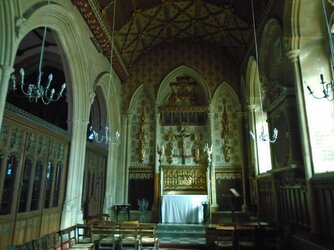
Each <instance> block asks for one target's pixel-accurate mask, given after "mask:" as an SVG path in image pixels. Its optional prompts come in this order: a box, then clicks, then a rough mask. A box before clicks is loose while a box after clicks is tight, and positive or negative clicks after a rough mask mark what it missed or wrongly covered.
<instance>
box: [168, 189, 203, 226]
mask: <svg viewBox="0 0 334 250" xmlns="http://www.w3.org/2000/svg"><path fill="white" fill-rule="evenodd" d="M207 201H208V198H207V195H164V196H163V197H162V205H161V222H162V223H201V222H203V205H202V202H207Z"/></svg>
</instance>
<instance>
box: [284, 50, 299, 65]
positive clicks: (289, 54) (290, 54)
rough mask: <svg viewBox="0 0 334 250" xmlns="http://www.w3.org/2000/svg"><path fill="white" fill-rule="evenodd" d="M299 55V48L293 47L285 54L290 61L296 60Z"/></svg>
mask: <svg viewBox="0 0 334 250" xmlns="http://www.w3.org/2000/svg"><path fill="white" fill-rule="evenodd" d="M299 55H300V49H293V50H290V51H288V52H287V53H286V56H287V57H288V59H289V60H290V62H297V60H298V59H299Z"/></svg>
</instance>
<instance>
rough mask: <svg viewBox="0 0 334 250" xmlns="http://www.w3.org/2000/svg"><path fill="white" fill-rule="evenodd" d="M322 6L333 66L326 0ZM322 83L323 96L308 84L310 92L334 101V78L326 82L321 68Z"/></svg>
mask: <svg viewBox="0 0 334 250" xmlns="http://www.w3.org/2000/svg"><path fill="white" fill-rule="evenodd" d="M322 7H323V11H324V17H325V22H326V29H327V33H328V38H329V48H330V54H331V62H330V63H331V66H332V67H333V62H334V49H333V39H332V33H331V31H330V28H329V24H328V18H327V12H326V5H325V1H324V0H322ZM320 85H321V92H322V96H317V95H315V93H314V91H313V90H312V89H311V87H310V86H309V85H307V89H308V91H309V94H310V95H312V96H313V97H314V98H316V99H327V100H328V101H333V100H334V80H330V81H329V82H325V80H324V75H323V72H322V70H321V73H320Z"/></svg>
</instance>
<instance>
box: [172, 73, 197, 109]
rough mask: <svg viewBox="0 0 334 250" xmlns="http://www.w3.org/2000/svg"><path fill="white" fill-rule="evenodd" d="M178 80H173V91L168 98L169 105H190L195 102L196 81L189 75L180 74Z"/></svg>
mask: <svg viewBox="0 0 334 250" xmlns="http://www.w3.org/2000/svg"><path fill="white" fill-rule="evenodd" d="M176 80H177V81H176V82H171V83H170V87H171V93H170V95H169V98H168V105H169V106H190V105H194V104H195V100H196V98H195V87H196V82H195V81H194V80H193V79H191V78H190V77H189V76H179V77H177V78H176Z"/></svg>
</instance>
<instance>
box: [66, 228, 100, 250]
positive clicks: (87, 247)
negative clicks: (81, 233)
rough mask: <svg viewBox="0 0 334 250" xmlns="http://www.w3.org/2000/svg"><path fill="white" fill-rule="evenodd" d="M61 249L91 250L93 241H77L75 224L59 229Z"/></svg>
mask: <svg viewBox="0 0 334 250" xmlns="http://www.w3.org/2000/svg"><path fill="white" fill-rule="evenodd" d="M59 235H60V243H61V246H60V247H61V250H64V249H72V250H74V249H81V250H93V249H94V242H79V241H78V238H77V237H78V235H77V226H76V225H75V226H71V227H68V228H65V229H63V230H60V231H59Z"/></svg>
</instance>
